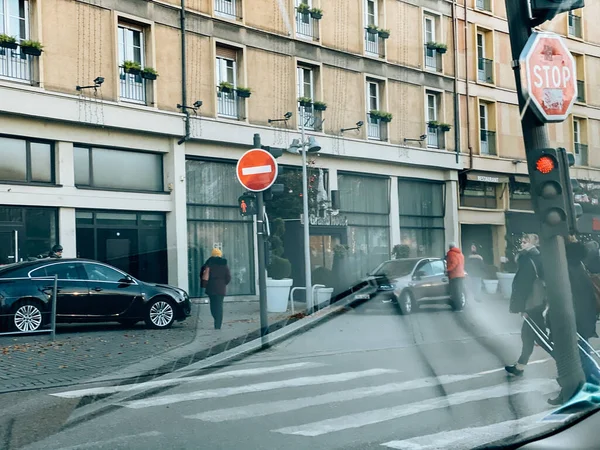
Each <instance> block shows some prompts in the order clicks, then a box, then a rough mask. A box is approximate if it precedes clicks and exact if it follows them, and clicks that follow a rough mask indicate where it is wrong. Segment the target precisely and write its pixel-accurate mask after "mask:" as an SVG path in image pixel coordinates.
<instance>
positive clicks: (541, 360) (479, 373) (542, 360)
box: [477, 358, 552, 375]
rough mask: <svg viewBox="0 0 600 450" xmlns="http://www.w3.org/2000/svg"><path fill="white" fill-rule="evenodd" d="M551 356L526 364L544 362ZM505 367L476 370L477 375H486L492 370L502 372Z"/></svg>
mask: <svg viewBox="0 0 600 450" xmlns="http://www.w3.org/2000/svg"><path fill="white" fill-rule="evenodd" d="M551 359H552V358H546V359H538V360H537V361H531V362H530V363H529V364H528V366H531V365H533V364H542V363H545V362H547V361H550V360H551ZM505 370H506V369H504V367H500V368H498V369H492V370H484V371H483V372H477V375H488V374H490V373H494V372H503V371H505Z"/></svg>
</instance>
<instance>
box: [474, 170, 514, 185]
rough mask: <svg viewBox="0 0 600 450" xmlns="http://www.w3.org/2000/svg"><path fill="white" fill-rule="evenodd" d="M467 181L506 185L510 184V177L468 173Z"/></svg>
mask: <svg viewBox="0 0 600 450" xmlns="http://www.w3.org/2000/svg"><path fill="white" fill-rule="evenodd" d="M467 180H471V181H479V182H480V183H495V184H500V183H506V182H508V177H506V176H502V175H494V174H483V173H481V172H479V173H467Z"/></svg>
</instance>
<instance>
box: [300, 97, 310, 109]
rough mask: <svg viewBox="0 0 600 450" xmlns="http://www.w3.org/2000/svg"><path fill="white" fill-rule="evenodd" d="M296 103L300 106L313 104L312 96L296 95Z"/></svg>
mask: <svg viewBox="0 0 600 450" xmlns="http://www.w3.org/2000/svg"><path fill="white" fill-rule="evenodd" d="M298 103H300V106H304V107H306V106H311V105H312V104H313V101H312V98H309V97H298Z"/></svg>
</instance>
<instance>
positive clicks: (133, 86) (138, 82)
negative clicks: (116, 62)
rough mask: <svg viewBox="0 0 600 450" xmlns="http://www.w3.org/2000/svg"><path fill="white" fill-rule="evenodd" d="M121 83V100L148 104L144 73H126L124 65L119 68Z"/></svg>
mask: <svg viewBox="0 0 600 450" xmlns="http://www.w3.org/2000/svg"><path fill="white" fill-rule="evenodd" d="M119 78H120V84H121V100H126V101H128V102H134V103H141V104H144V105H145V104H146V79H145V78H142V75H139V74H138V75H134V74H132V73H125V69H123V67H120V68H119Z"/></svg>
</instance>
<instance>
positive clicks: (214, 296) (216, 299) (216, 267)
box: [200, 248, 231, 330]
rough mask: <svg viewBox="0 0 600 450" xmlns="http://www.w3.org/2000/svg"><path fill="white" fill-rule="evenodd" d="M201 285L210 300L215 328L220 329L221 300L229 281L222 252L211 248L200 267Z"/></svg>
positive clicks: (221, 320) (229, 275) (229, 277)
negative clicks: (208, 256)
mask: <svg viewBox="0 0 600 450" xmlns="http://www.w3.org/2000/svg"><path fill="white" fill-rule="evenodd" d="M200 279H201V280H202V287H204V288H205V292H206V295H208V298H209V300H210V313H211V314H212V316H213V319H214V325H215V330H220V329H221V325H222V324H223V300H224V299H225V294H226V292H227V285H228V284H229V282H230V281H231V273H230V272H229V267H228V266H227V260H226V259H225V258H223V252H221V250H219V249H218V248H213V250H212V252H211V256H210V258H208V259H207V260H206V262H205V263H204V265H203V266H202V267H201V269H200Z"/></svg>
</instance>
